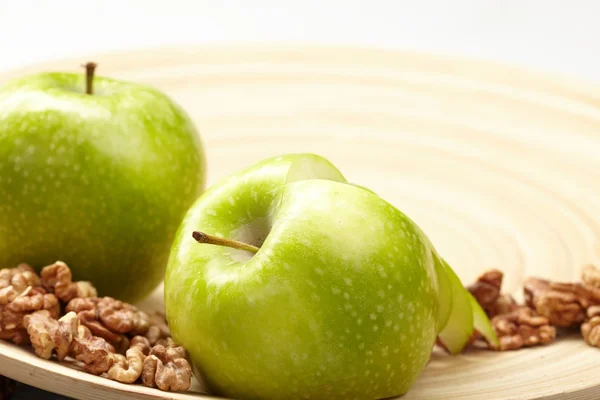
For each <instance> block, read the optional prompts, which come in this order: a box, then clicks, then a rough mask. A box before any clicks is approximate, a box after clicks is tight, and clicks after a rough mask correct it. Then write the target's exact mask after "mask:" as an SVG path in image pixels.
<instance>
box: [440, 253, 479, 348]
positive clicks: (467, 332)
mask: <svg viewBox="0 0 600 400" xmlns="http://www.w3.org/2000/svg"><path fill="white" fill-rule="evenodd" d="M441 264H442V266H443V272H444V274H445V275H446V277H447V279H448V282H449V286H450V289H451V299H452V308H451V310H450V315H449V317H448V321H447V322H446V325H445V326H444V328H443V329H442V330H441V332H440V333H439V334H438V339H439V340H440V342H442V344H443V345H444V346H445V347H446V349H448V351H449V352H450V353H451V354H458V353H460V352H461V351H462V350H463V349H464V347H465V346H466V344H467V343H468V342H469V338H470V337H471V335H472V334H473V308H472V307H471V299H470V298H469V292H468V291H467V290H466V289H465V287H464V286H463V284H462V282H461V281H460V279H459V278H458V276H457V275H456V273H455V272H454V271H453V270H452V268H450V266H449V265H448V264H447V263H446V261H444V260H443V259H442V260H441ZM444 274H440V275H441V276H443V275H444Z"/></svg>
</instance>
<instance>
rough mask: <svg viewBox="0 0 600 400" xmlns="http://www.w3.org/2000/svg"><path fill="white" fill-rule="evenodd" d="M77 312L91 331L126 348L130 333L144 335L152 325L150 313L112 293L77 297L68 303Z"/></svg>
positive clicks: (113, 343) (122, 349)
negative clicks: (103, 295)
mask: <svg viewBox="0 0 600 400" xmlns="http://www.w3.org/2000/svg"><path fill="white" fill-rule="evenodd" d="M66 311H67V312H75V313H77V316H78V317H79V320H80V321H81V323H82V324H83V325H85V326H87V327H88V328H89V329H90V331H91V332H92V333H93V334H94V335H96V336H99V337H101V338H103V339H105V340H106V341H108V342H109V343H111V344H112V345H113V346H115V347H117V348H118V349H120V350H121V352H123V353H124V352H125V351H126V350H127V349H128V348H129V337H133V336H137V335H144V334H145V333H147V332H148V330H149V329H150V317H149V316H148V314H146V313H145V312H143V311H140V310H138V309H137V307H135V306H132V305H131V304H128V303H124V302H122V301H119V300H115V299H113V298H112V297H102V298H98V297H88V298H74V299H72V300H71V301H70V302H69V304H67V307H66Z"/></svg>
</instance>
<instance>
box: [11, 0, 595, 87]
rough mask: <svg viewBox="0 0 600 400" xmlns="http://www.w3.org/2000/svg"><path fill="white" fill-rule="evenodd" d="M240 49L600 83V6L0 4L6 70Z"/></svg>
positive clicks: (161, 1)
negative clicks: (152, 52)
mask: <svg viewBox="0 0 600 400" xmlns="http://www.w3.org/2000/svg"><path fill="white" fill-rule="evenodd" d="M218 42H226V43H233V42H235V43H238V42H250V43H256V42H261V43H264V42H269V43H273V42H277V43H281V42H285V43H300V44H311V43H318V44H342V45H361V46H376V47H384V48H397V49H411V50H420V51H427V52H435V53H442V54H453V55H466V56H469V57H475V58H481V59H488V60H495V61H500V62H504V63H509V64H513V65H520V66H524V67H527V68H530V69H535V70H541V71H547V72H548V71H549V72H557V73H560V74H565V75H569V76H574V77H579V78H583V79H592V80H595V81H597V82H598V81H600V52H599V51H598V50H599V49H600V1H593V0H589V1H585V0H578V1H567V0H564V1H558V0H521V1H519V0H505V1H502V0H497V1H492V0H448V1H444V0H439V1H418V0H413V1H403V0H396V1H382V0H374V1H365V0H363V1H357V0H329V1H328V0H321V1H309V0H304V1H286V0H280V1H274V0H251V1H241V0H238V1H231V0H229V1H219V0H158V1H153V0H103V1H100V0H98V1H86V0H0V71H3V70H8V69H12V68H16V67H18V66H21V65H25V64H29V63H33V62H37V61H40V60H48V59H56V58H60V57H65V56H77V55H82V56H83V55H89V54H93V53H96V52H102V51H107V50H117V49H118V50H122V49H134V48H153V47H161V46H168V45H189V44H203V43H211V44H214V43H218Z"/></svg>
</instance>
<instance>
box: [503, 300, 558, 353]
mask: <svg viewBox="0 0 600 400" xmlns="http://www.w3.org/2000/svg"><path fill="white" fill-rule="evenodd" d="M491 322H492V326H493V327H494V331H495V332H496V335H497V336H498V340H499V345H498V347H494V346H491V348H493V349H495V350H501V351H505V350H517V349H520V348H522V347H529V346H537V345H546V344H549V343H552V342H553V341H554V339H555V338H556V329H555V328H554V327H553V326H551V325H550V323H549V321H548V318H546V317H542V316H540V315H538V314H537V313H536V312H535V311H534V310H532V309H530V308H528V307H524V306H521V307H519V308H517V309H516V310H513V311H511V312H509V313H506V314H498V315H496V316H495V317H494V318H492V321H491Z"/></svg>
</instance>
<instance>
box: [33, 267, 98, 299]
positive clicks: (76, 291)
mask: <svg viewBox="0 0 600 400" xmlns="http://www.w3.org/2000/svg"><path fill="white" fill-rule="evenodd" d="M41 278H42V279H41V284H42V286H43V287H44V288H45V289H46V290H48V291H49V292H53V293H54V294H55V295H56V297H58V299H59V300H60V301H62V302H63V303H68V302H69V301H71V300H73V299H74V298H76V297H96V296H97V295H98V292H97V291H96V288H95V287H94V286H93V285H92V284H91V283H90V282H86V281H80V282H73V274H72V273H71V269H69V267H68V266H67V264H65V263H64V262H62V261H57V262H55V263H54V264H51V265H48V266H46V267H44V268H42V272H41Z"/></svg>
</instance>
